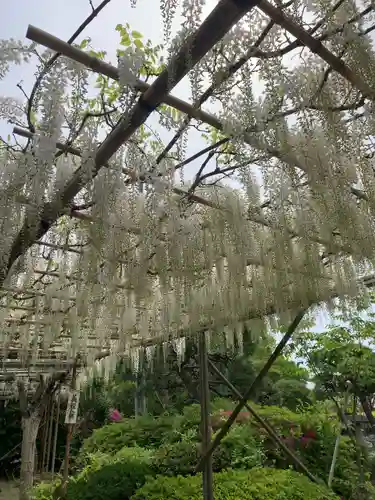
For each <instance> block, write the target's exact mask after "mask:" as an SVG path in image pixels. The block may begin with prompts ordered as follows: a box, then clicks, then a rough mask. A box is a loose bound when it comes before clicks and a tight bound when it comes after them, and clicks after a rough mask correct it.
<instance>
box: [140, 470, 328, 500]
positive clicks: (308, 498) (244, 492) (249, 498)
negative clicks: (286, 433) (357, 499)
mask: <svg viewBox="0 0 375 500" xmlns="http://www.w3.org/2000/svg"><path fill="white" fill-rule="evenodd" d="M214 489H215V499H216V500H232V499H233V500H235V499H239V498H241V499H243V500H333V499H335V498H336V499H337V498H338V497H336V496H335V495H334V494H332V493H330V492H329V491H328V490H326V488H325V487H324V486H318V485H316V484H314V483H312V482H311V481H310V480H309V479H307V478H306V477H305V476H302V475H301V474H298V473H296V472H294V471H291V470H277V469H264V468H262V469H252V470H250V471H232V470H230V471H226V472H221V473H217V474H215V476H214ZM202 498H203V496H202V479H201V477H200V476H195V477H188V478H184V477H181V476H178V477H171V478H165V477H162V476H160V477H158V478H156V479H153V480H151V481H148V482H147V483H146V484H145V485H144V486H143V487H142V488H141V489H140V490H138V491H137V493H136V494H135V495H134V496H133V497H132V500H168V499H171V500H172V499H173V500H201V499H202Z"/></svg>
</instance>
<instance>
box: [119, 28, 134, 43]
mask: <svg viewBox="0 0 375 500" xmlns="http://www.w3.org/2000/svg"><path fill="white" fill-rule="evenodd" d="M131 43H132V42H131V40H130V36H129V35H128V33H127V32H126V31H125V33H124V34H123V35H122V37H121V41H120V44H121V45H124V46H125V47H129V45H130V44H131Z"/></svg>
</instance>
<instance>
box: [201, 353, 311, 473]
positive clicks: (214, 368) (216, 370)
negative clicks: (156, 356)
mask: <svg viewBox="0 0 375 500" xmlns="http://www.w3.org/2000/svg"><path fill="white" fill-rule="evenodd" d="M208 364H209V366H210V368H211V369H212V371H213V372H214V373H215V374H216V375H217V376H218V377H219V378H220V379H221V380H222V381H223V382H224V384H225V385H226V386H227V387H228V388H229V389H230V390H231V391H232V393H233V394H234V396H237V397H238V399H239V400H241V399H242V398H243V396H242V394H241V393H240V392H239V391H238V390H237V389H236V388H235V387H234V385H233V384H232V383H231V382H230V380H228V379H227V377H226V376H225V375H224V374H223V373H222V372H221V371H220V370H219V368H218V367H217V366H215V365H214V363H213V362H212V361H211V360H210V359H209V360H208ZM245 407H246V408H247V410H248V411H249V413H250V414H251V415H252V416H253V417H254V418H255V420H256V421H257V422H258V423H259V424H260V425H261V426H262V427H263V428H264V429H265V430H266V431H267V432H268V434H269V436H270V437H271V439H272V440H273V441H274V442H275V443H276V444H278V445H279V446H280V448H281V449H282V450H283V451H284V453H285V455H287V457H289V458H290V459H291V461H292V462H293V463H294V464H295V466H296V467H297V469H299V470H300V471H301V472H303V473H304V474H306V476H307V477H308V478H309V479H311V481H313V482H314V483H319V480H318V479H317V478H316V477H315V476H314V475H313V474H312V473H311V472H310V471H309V470H308V468H307V467H306V465H305V464H304V463H303V462H301V460H300V459H299V458H298V457H297V455H295V454H294V453H293V451H292V450H290V449H289V448H288V446H286V444H285V443H283V442H282V441H281V439H280V438H279V436H278V435H277V434H276V432H275V431H274V429H273V428H272V426H271V425H270V424H269V423H268V422H266V421H265V420H264V419H263V418H262V417H261V416H260V415H259V414H258V412H257V411H256V410H254V408H253V407H252V406H251V405H250V404H249V403H248V402H247V403H246V404H245Z"/></svg>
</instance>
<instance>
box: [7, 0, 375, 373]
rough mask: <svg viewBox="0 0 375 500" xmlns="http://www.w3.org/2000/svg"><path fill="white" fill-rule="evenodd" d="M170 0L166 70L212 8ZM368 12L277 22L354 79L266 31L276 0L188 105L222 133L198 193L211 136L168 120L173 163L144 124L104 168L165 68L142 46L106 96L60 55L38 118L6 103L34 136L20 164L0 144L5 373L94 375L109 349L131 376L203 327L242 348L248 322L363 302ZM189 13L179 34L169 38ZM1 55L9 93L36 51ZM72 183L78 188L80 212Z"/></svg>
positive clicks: (175, 118)
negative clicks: (107, 147) (144, 357)
mask: <svg viewBox="0 0 375 500" xmlns="http://www.w3.org/2000/svg"><path fill="white" fill-rule="evenodd" d="M161 3H162V7H163V12H164V17H165V35H166V49H165V50H164V56H166V62H167V64H168V61H169V59H170V58H171V57H173V54H174V53H175V52H176V50H177V49H178V46H179V44H180V43H181V40H183V38H184V37H185V36H186V35H187V34H189V33H192V32H194V31H195V30H196V29H197V27H198V26H199V24H200V23H201V21H202V18H203V16H204V13H205V9H206V8H207V5H205V3H206V2H204V0H189V1H188V0H184V1H183V2H181V5H179V2H178V1H177V0H176V1H167V0H165V1H163V2H161ZM365 4H366V5H362V4H361V5H359V3H358V5H357V4H356V3H355V2H353V1H351V0H344V1H340V2H337V3H334V2H332V1H326V0H324V1H323V0H322V1H313V2H311V1H309V2H303V1H294V2H288V3H287V5H286V6H284V8H283V9H282V12H283V13H284V15H286V16H288V19H289V20H291V22H292V23H296V24H297V25H299V26H300V27H304V28H305V30H307V31H309V33H310V35H313V36H314V37H315V39H316V40H320V41H322V42H324V45H325V48H327V49H329V51H331V53H332V54H333V55H336V56H337V57H340V58H341V59H340V60H341V62H342V64H343V65H344V70H342V71H341V74H339V72H338V71H336V70H335V69H333V68H332V66H330V65H328V64H326V62H324V60H322V59H321V57H320V55H321V54H320V53H319V50H320V49H319V48H317V49H316V50H315V52H316V53H315V54H314V53H313V52H311V51H309V50H308V49H307V48H304V42H301V41H300V40H298V39H296V38H294V39H293V41H291V40H290V38H289V35H288V33H287V30H286V29H285V26H286V25H285V24H283V23H284V21H283V19H281V21H280V22H279V24H277V23H276V22H275V21H274V20H270V18H269V17H268V15H266V14H265V11H266V10H267V8H268V7H267V5H268V4H267V2H260V4H259V8H256V9H253V10H252V11H251V12H250V13H249V14H248V15H246V16H244V17H243V18H242V20H241V21H240V22H239V23H237V24H236V26H234V27H233V28H232V29H231V30H230V31H229V32H228V34H227V35H226V36H225V37H224V38H223V39H222V40H221V41H220V42H219V44H217V45H216V46H215V47H214V48H213V49H212V50H210V51H209V52H208V53H207V54H206V55H205V56H204V57H203V59H202V60H201V61H200V62H199V63H198V65H196V67H195V68H194V70H193V72H192V75H193V76H192V78H191V79H190V80H191V84H192V89H191V90H192V99H193V101H194V106H196V108H198V107H200V106H201V104H202V103H203V102H205V101H207V100H208V99H211V101H210V102H212V103H213V104H214V105H213V109H214V111H215V112H216V117H215V120H216V122H217V123H218V124H219V125H217V126H216V129H218V130H215V127H212V126H211V125H210V126H207V125H204V124H203V125H202V124H201V125H200V127H201V129H200V130H202V128H204V136H205V138H206V139H207V140H208V141H210V144H213V143H217V144H218V145H217V146H213V147H211V149H210V151H208V152H207V153H206V156H202V157H201V160H202V161H201V165H198V166H197V167H195V168H194V169H193V170H191V171H190V175H189V176H190V178H192V179H191V181H190V182H186V180H185V179H186V176H187V174H188V169H187V168H186V167H185V170H183V168H184V167H183V165H184V164H187V163H188V161H187V158H186V145H187V141H189V137H190V136H189V131H190V130H191V129H192V127H193V126H196V123H197V122H196V121H194V120H189V119H187V118H186V117H185V116H184V115H183V114H182V113H180V112H171V108H170V107H168V106H165V105H163V106H161V107H160V108H159V115H160V127H161V126H165V127H166V129H167V131H169V132H173V133H176V136H175V141H174V143H173V144H172V146H171V147H170V148H167V153H168V154H166V152H165V149H164V148H165V144H164V143H163V141H162V140H161V139H160V137H159V134H158V133H157V131H155V130H153V128H152V127H151V125H148V122H147V124H146V125H145V126H142V127H141V128H139V129H138V130H137V131H136V132H135V134H133V136H132V137H131V139H130V140H128V141H127V142H126V143H125V144H124V145H123V146H122V147H121V148H120V149H119V150H118V151H117V153H116V154H115V155H114V156H113V157H112V159H111V161H110V162H109V163H108V164H106V165H105V166H103V167H102V168H100V169H99V171H98V169H97V168H96V164H95V155H96V153H97V151H98V147H99V145H100V143H101V142H102V141H103V139H104V138H105V135H106V133H107V132H109V131H110V130H112V129H113V128H114V126H115V124H116V123H117V121H118V120H119V118H120V117H121V115H122V114H123V113H125V112H127V111H128V110H129V109H131V107H132V106H133V104H134V103H135V102H136V100H137V98H138V97H139V92H138V91H137V81H139V79H144V77H145V76H146V78H147V79H149V78H150V77H151V78H154V77H155V74H153V71H152V70H150V67H151V66H152V65H154V66H155V65H156V67H159V68H163V67H164V60H163V58H162V56H163V53H162V52H158V51H157V50H154V51H153V52H152V50H153V49H152V47H151V45H150V44H149V45H146V43H143V42H142V44H140V43H139V42H138V43H133V42H134V40H139V39H140V38H139V36H138V33H136V32H133V35H132V34H131V32H129V33H130V34H129V40H130V42H129V44H128V43H126V45H127V48H126V49H125V50H123V51H121V53H119V62H118V73H119V81H118V82H110V80H109V79H108V78H107V77H102V76H101V77H99V80H98V82H99V87H100V86H101V91H100V94H98V95H97V96H96V97H95V98H94V99H93V98H92V95H91V93H90V92H89V89H90V85H91V83H92V77H91V74H90V72H89V70H87V69H86V68H85V67H83V66H82V65H81V64H79V63H76V62H74V61H72V60H70V59H67V58H65V57H60V58H59V59H58V60H57V61H56V62H55V63H54V65H53V66H52V67H51V68H50V70H49V71H48V72H47V73H46V75H45V76H44V78H43V80H42V82H41V83H40V84H39V86H38V89H37V91H36V93H35V96H34V101H33V103H32V114H30V102H26V103H21V104H19V103H18V102H16V101H15V100H14V99H12V100H11V99H9V98H5V99H2V100H0V116H1V117H4V116H6V117H7V119H8V120H10V121H11V123H13V124H14V125H16V126H23V127H25V126H26V127H28V128H29V131H30V132H31V134H30V137H31V139H29V143H28V144H27V145H26V147H25V146H24V145H22V147H17V145H15V144H13V145H10V144H9V143H6V141H4V144H5V146H6V147H4V148H3V149H2V151H1V153H0V154H1V161H0V163H1V164H0V175H1V185H0V189H1V196H0V224H1V234H2V238H1V249H0V258H1V261H0V278H1V282H2V285H3V290H4V292H3V296H2V298H1V309H0V317H1V319H0V321H1V325H2V328H1V329H0V336H1V339H0V346H1V348H2V350H3V354H2V356H3V358H6V357H7V356H8V354H9V352H11V350H12V349H14V350H16V349H17V350H18V352H19V353H20V358H21V359H22V360H23V361H24V362H25V363H26V362H31V363H36V362H37V359H38V357H39V356H41V355H42V354H43V355H44V356H48V355H51V353H53V351H54V350H56V351H58V352H63V355H64V358H68V359H73V358H74V357H75V356H77V354H78V353H80V354H81V355H84V356H85V357H86V359H87V360H88V362H89V364H91V365H92V364H93V363H94V361H95V359H97V358H98V353H100V352H103V351H107V353H108V354H111V355H112V356H107V361H106V364H107V365H108V366H110V365H111V364H113V363H115V361H116V354H117V353H129V354H130V355H131V356H133V358H134V361H133V363H134V365H137V363H138V361H137V356H138V354H137V352H138V351H137V348H138V347H140V346H145V345H146V346H151V345H153V344H154V343H155V342H158V341H168V340H170V339H178V338H181V337H185V336H187V335H194V334H196V333H198V332H200V331H203V330H208V331H211V332H215V331H218V332H219V331H220V332H222V331H223V330H225V331H227V332H228V335H232V336H233V332H235V335H237V337H238V339H241V335H242V329H243V325H244V323H246V322H247V321H248V320H251V319H253V318H264V317H267V316H270V315H271V316H272V315H275V316H277V317H281V318H282V320H283V319H284V316H283V313H285V311H289V310H295V309H301V308H306V307H308V306H310V305H311V304H314V303H318V302H320V301H330V300H331V299H333V298H334V297H347V296H350V297H355V296H357V295H358V294H360V293H364V290H363V285H362V284H361V281H360V278H361V277H363V276H364V275H365V274H366V273H368V272H369V271H370V272H371V270H372V267H373V264H374V258H375V231H374V229H375V227H374V225H375V224H374V222H375V218H374V216H375V212H374V211H375V189H374V187H375V176H374V166H375V165H374V160H373V154H374V152H373V143H372V140H373V139H372V137H373V134H374V128H375V122H374V113H373V107H372V106H373V100H374V97H375V87H374V81H375V57H374V49H373V43H372V40H371V32H372V29H373V27H374V26H375V25H373V20H374V10H373V6H372V4H370V3H368V4H367V3H366V2H365ZM179 7H181V15H182V16H183V19H184V23H183V31H181V32H178V33H175V36H174V37H172V36H171V30H172V21H173V18H172V14H173V13H174V12H176V13H178V12H179V10H178V8H179ZM271 7H272V6H271ZM275 7H277V8H279V9H280V5H279V4H278V3H276V4H275ZM139 8H141V6H139ZM122 36H123V38H124V36H125V35H124V34H122ZM126 36H128V35H126ZM126 40H127V39H126ZM145 47H146V48H147V50H146V49H145ZM168 47H169V49H168ZM0 49H1V52H2V54H4V55H2V58H3V61H2V62H1V63H0V75H2V76H3V74H5V73H6V71H7V70H8V66H9V62H10V61H14V62H20V60H23V59H24V60H28V59H29V58H30V57H32V55H33V54H34V52H35V47H34V46H33V45H31V46H26V45H21V44H18V43H16V42H14V43H13V42H2V43H1V44H0ZM167 49H168V50H167ZM150 51H151V52H150ZM168 51H169V55H168ZM150 54H153V56H152V58H151V62H150ZM50 56H51V53H50V52H49V51H46V52H45V53H44V54H43V56H42V59H43V60H47V59H48V58H49V57H50ZM228 61H231V62H228ZM345 68H350V70H351V72H352V73H353V74H355V77H352V76H351V73H350V74H349V73H348V75H349V77H348V78H346V77H345V71H346V69H345ZM150 75H151V76H150ZM207 88H208V90H207ZM25 106H26V107H25ZM28 108H29V109H28ZM25 113H26V117H27V119H26V122H25V121H24V117H25ZM31 116H32V117H31ZM30 117H31V118H30ZM30 120H31V121H30ZM216 122H215V123H216ZM30 123H31V127H30ZM154 128H155V127H154ZM224 134H226V135H224ZM225 137H229V138H230V139H228V140H227V141H225V140H224V139H225ZM64 145H65V146H64ZM72 148H73V149H72ZM207 155H208V156H207ZM211 164H215V165H214V167H212V168H211V169H210V165H211ZM194 165H197V163H195V164H194ZM77 169H80V171H81V172H83V173H84V182H82V185H81V186H80V189H78V191H77V190H76V192H78V194H75V192H74V195H73V197H72V198H69V193H71V192H73V191H72V185H73V184H72V179H73V174H74V172H76V171H77ZM228 176H230V179H231V180H232V181H233V182H231V180H229V181H228V180H227V178H228ZM56 210H57V212H58V217H57V220H55V218H54V216H52V215H51V214H55V213H56ZM43 225H46V227H44V226H43ZM46 228H47V229H48V231H46V230H45V229H46ZM179 350H183V346H182V345H179ZM56 356H58V355H56Z"/></svg>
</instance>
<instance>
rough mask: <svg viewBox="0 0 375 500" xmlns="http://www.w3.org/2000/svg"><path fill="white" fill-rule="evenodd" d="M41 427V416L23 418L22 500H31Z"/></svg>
mask: <svg viewBox="0 0 375 500" xmlns="http://www.w3.org/2000/svg"><path fill="white" fill-rule="evenodd" d="M39 425H40V416H39V414H37V415H31V416H23V417H22V450H21V478H20V479H21V482H20V500H29V498H30V489H31V488H32V486H33V481H34V468H35V450H36V438H37V435H38V429H39Z"/></svg>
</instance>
